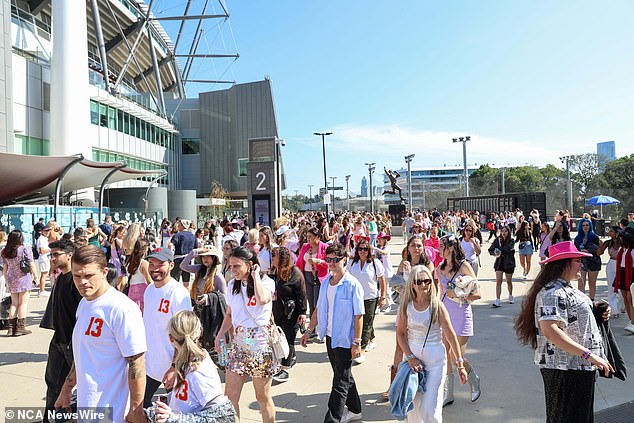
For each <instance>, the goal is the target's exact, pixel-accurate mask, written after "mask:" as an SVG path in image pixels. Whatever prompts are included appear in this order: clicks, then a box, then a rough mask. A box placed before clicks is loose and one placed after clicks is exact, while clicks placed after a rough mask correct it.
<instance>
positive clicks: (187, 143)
mask: <svg viewBox="0 0 634 423" xmlns="http://www.w3.org/2000/svg"><path fill="white" fill-rule="evenodd" d="M182 152H183V154H200V138H183V143H182Z"/></svg>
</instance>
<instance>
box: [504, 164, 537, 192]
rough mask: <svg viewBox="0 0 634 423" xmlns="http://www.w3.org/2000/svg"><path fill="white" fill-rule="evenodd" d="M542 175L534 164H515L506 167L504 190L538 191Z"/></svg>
mask: <svg viewBox="0 0 634 423" xmlns="http://www.w3.org/2000/svg"><path fill="white" fill-rule="evenodd" d="M542 182H543V177H542V174H541V172H540V171H539V169H538V168H537V167H536V166H516V167H510V168H508V169H506V175H505V190H506V192H528V191H540V190H541V189H542V187H543V183H542Z"/></svg>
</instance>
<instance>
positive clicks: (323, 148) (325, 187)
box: [313, 132, 332, 216]
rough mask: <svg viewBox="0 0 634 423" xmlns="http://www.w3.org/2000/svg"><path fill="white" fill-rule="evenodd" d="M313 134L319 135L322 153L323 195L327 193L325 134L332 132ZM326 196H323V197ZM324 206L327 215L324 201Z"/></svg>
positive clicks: (326, 205)
mask: <svg viewBox="0 0 634 423" xmlns="http://www.w3.org/2000/svg"><path fill="white" fill-rule="evenodd" d="M313 134H314V135H317V136H320V137H321V148H322V151H323V154H324V195H327V194H328V178H326V136H327V135H332V132H313ZM325 198H326V197H324V199H325ZM324 206H325V207H326V216H328V204H326V201H324Z"/></svg>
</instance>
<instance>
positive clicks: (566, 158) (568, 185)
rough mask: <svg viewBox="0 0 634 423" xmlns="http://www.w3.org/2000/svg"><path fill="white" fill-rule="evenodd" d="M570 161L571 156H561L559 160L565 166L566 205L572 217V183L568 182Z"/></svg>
mask: <svg viewBox="0 0 634 423" xmlns="http://www.w3.org/2000/svg"><path fill="white" fill-rule="evenodd" d="M570 159H572V156H562V157H560V158H559V160H561V162H562V163H565V164H566V191H567V193H568V195H567V197H568V198H567V200H568V201H567V203H568V211H569V212H570V217H572V216H573V214H574V213H573V210H572V181H571V180H570Z"/></svg>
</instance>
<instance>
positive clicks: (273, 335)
mask: <svg viewBox="0 0 634 423" xmlns="http://www.w3.org/2000/svg"><path fill="white" fill-rule="evenodd" d="M240 297H241V298H242V303H243V304H244V310H245V311H246V312H247V315H249V317H250V318H251V320H253V323H255V324H256V326H257V327H259V328H260V329H262V330H264V332H265V333H266V334H267V335H268V337H269V346H270V347H271V352H272V354H273V360H274V361H275V362H277V363H279V362H280V361H282V360H283V359H285V358H286V357H288V354H289V353H290V352H291V350H290V347H289V346H288V341H287V340H286V335H284V331H283V330H282V328H280V327H279V326H277V325H276V324H275V322H274V321H273V313H271V327H270V329H267V328H266V326H261V325H258V322H256V321H255V319H254V318H253V316H252V315H251V313H249V308H248V307H247V303H246V301H244V293H243V292H242V288H240Z"/></svg>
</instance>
